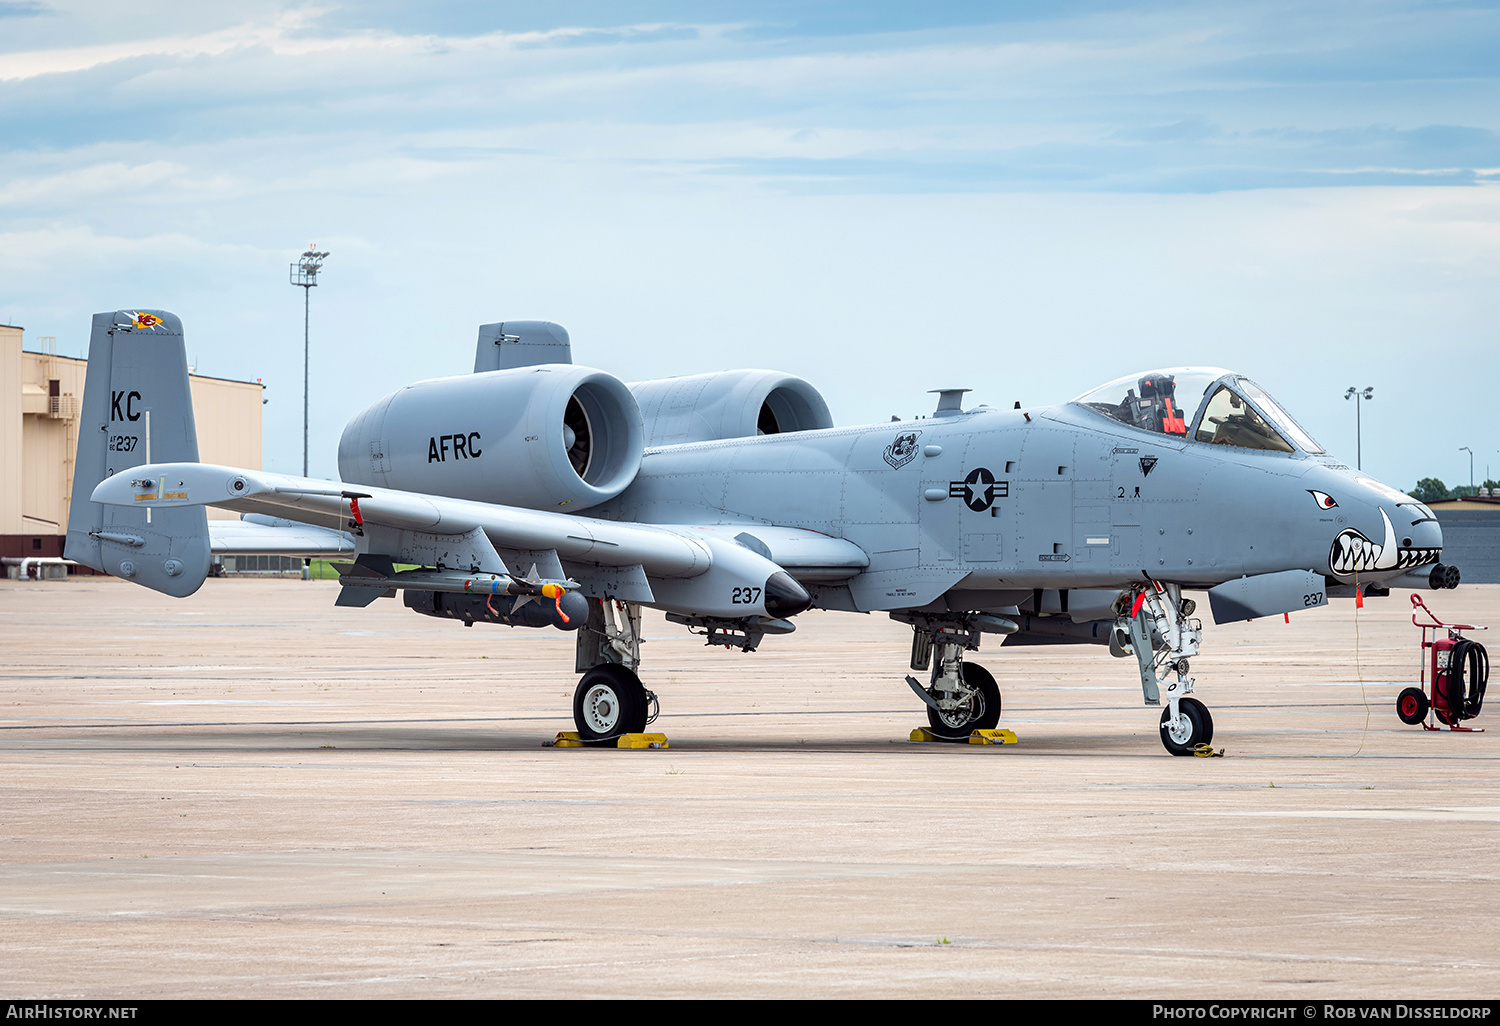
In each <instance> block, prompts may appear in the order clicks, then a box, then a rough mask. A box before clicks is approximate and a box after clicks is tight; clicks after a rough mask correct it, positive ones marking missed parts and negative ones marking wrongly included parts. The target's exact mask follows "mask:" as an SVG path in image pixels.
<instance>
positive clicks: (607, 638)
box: [573, 598, 660, 741]
mask: <svg viewBox="0 0 1500 1026" xmlns="http://www.w3.org/2000/svg"><path fill="white" fill-rule="evenodd" d="M577 643H578V649H577V659H576V663H575V665H576V667H577V669H578V672H580V673H582V674H583V679H582V680H580V681H579V682H578V687H577V688H576V689H575V690H574V692H573V724H574V726H576V727H577V728H578V734H579V736H580V737H582V738H583V740H585V741H608V740H610V739H612V738H616V737H619V736H620V735H621V734H638V733H640V732H641V731H643V730H645V729H646V724H648V723H650V722H652V721H653V720H655V719H656V717H657V714H658V713H659V712H660V707H659V706H658V703H657V701H656V695H655V694H653V693H652V692H650V691H647V690H646V687H645V685H643V684H642V683H641V678H640V677H638V676H636V672H635V671H636V668H637V667H639V666H640V665H641V607H640V606H638V605H635V604H633V603H628V602H617V601H615V600H614V599H607V598H606V599H597V598H591V599H589V618H588V622H587V623H585V624H584V626H583V629H581V630H580V631H579V632H578V642H577Z"/></svg>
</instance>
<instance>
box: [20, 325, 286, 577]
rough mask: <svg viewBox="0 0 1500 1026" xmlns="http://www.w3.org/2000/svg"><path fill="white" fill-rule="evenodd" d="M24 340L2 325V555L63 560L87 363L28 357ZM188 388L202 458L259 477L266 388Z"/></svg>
mask: <svg viewBox="0 0 1500 1026" xmlns="http://www.w3.org/2000/svg"><path fill="white" fill-rule="evenodd" d="M21 336H22V332H21V329H20V328H14V327H9V326H5V325H0V556H60V555H62V546H63V540H64V538H65V537H66V535H67V531H68V506H69V503H70V501H71V497H72V491H73V460H74V457H75V454H76V452H77V446H78V429H79V422H80V416H81V413H82V406H83V381H84V372H85V369H86V368H87V366H88V361H87V360H80V359H77V358H76V357H71V356H54V355H51V354H50V353H31V352H24V351H23V350H22V348H21V342H22V337H21ZM189 384H190V386H191V388H192V393H193V416H194V420H195V421H196V423H197V428H198V456H199V458H200V459H201V460H203V462H205V463H223V464H227V465H229V466H235V467H245V468H247V469H250V470H259V469H260V465H261V405H262V404H261V390H262V386H261V385H260V384H259V383H258V382H253V381H229V380H227V379H224V378H208V377H201V376H199V375H196V374H194V375H192V376H191V377H190V378H189ZM208 515H209V517H211V518H216V519H234V518H235V514H233V513H227V512H224V511H222V510H213V509H210V510H209V511H208Z"/></svg>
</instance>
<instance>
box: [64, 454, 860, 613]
mask: <svg viewBox="0 0 1500 1026" xmlns="http://www.w3.org/2000/svg"><path fill="white" fill-rule="evenodd" d="M91 498H92V499H93V501H95V502H100V503H106V504H109V505H115V506H133V507H137V508H139V507H142V506H144V507H146V508H148V509H164V508H171V507H184V506H217V507H221V508H225V509H231V510H237V511H239V512H241V513H246V514H258V515H259V516H257V517H255V520H254V521H252V522H251V523H250V524H248V525H247V524H245V523H244V522H242V523H241V525H239V529H240V530H241V531H242V532H245V534H244V535H243V537H244V538H245V539H247V540H248V542H249V543H250V544H252V545H269V544H271V543H272V541H273V538H272V536H271V535H270V534H269V532H272V531H282V530H294V529H297V530H302V531H304V532H305V531H306V530H307V529H308V528H312V529H313V530H315V531H320V532H325V533H320V534H318V536H317V539H303V542H305V541H309V540H318V541H321V543H322V544H323V545H327V546H330V547H332V546H338V548H337V549H336V551H337V552H345V553H351V550H350V549H346V548H343V547H342V546H343V538H344V537H349V535H348V534H347V533H346V532H347V531H351V530H352V531H353V532H354V533H357V534H360V535H361V536H362V538H361V540H360V542H358V543H356V544H357V549H358V551H360V552H365V553H372V554H379V555H383V556H388V557H389V558H390V559H391V560H393V561H395V562H402V563H417V564H420V565H423V566H438V565H444V566H447V567H449V568H450V569H452V568H457V569H461V570H472V571H479V572H486V573H510V572H515V573H526V572H528V571H529V570H530V569H531V568H532V567H533V566H535V567H537V568H538V570H539V572H540V573H541V574H542V575H543V576H544V577H564V576H567V577H571V578H573V579H574V580H577V581H579V582H580V583H581V584H582V585H583V589H584V591H585V593H586V594H601V595H602V594H609V595H613V596H615V597H618V598H621V599H623V600H625V601H631V602H645V603H649V604H653V605H659V606H663V607H665V608H670V609H677V610H681V611H691V612H694V613H696V614H699V615H704V616H744V615H746V614H749V613H760V612H765V613H767V614H768V615H773V616H774V615H778V613H777V609H776V608H775V599H776V598H777V596H778V593H779V591H778V588H777V587H774V586H772V585H771V584H770V579H771V578H772V577H773V576H775V575H776V574H780V573H782V571H783V570H790V571H792V572H793V574H794V575H795V574H796V572H797V571H798V570H799V569H806V570H807V571H808V572H809V573H813V574H814V575H815V577H816V579H818V580H831V579H840V578H847V577H851V576H853V575H855V574H857V573H859V572H860V570H861V569H862V568H863V567H864V566H867V565H868V563H869V559H868V557H867V556H866V554H865V553H864V551H863V550H862V549H860V548H859V546H857V545H855V544H853V543H852V542H848V541H845V540H843V539H838V538H831V537H828V536H826V535H820V534H817V533H816V532H812V531H801V530H796V529H790V528H778V527H773V526H769V525H765V526H762V525H748V526H746V527H744V528H738V527H731V526H725V525H714V526H694V525H678V524H637V523H620V522H616V521H612V520H602V519H595V518H590V517H584V516H577V515H572V514H565V513H554V512H549V511H542V510H532V509H522V508H519V507H515V506H502V505H498V504H494V503H485V502H476V501H472V500H468V499H452V498H446V497H443V496H438V495H427V494H419V493H416V492H405V491H400V490H397V489H391V488H377V487H373V486H366V485H352V484H345V483H342V482H334V481H321V480H315V479H311V478H302V477H292V476H288V475H283V474H272V473H268V472H265V471H258V470H244V469H240V468H236V467H224V466H218V465H215V464H209V463H160V464H150V465H144V466H138V467H133V468H131V469H130V470H129V471H126V472H123V473H120V474H117V475H115V476H113V477H109V478H106V479H105V480H104V481H102V482H100V484H99V485H98V486H97V487H96V488H95V489H94V492H93V495H92V496H91ZM273 518H279V519H280V520H281V521H282V522H283V523H284V524H286V526H277V525H276V523H275V521H274V519H273ZM234 526H235V525H232V524H231V525H229V527H228V528H227V529H226V528H219V529H218V530H220V531H222V532H225V535H226V539H227V535H228V534H229V533H231V532H232V531H233V530H234ZM262 527H263V528H264V530H259V528H262ZM257 536H258V540H257ZM351 540H353V539H352V538H351ZM303 542H291V543H290V545H291V548H290V549H286V548H283V549H266V548H263V547H261V548H255V549H254V551H259V552H266V551H272V552H275V551H281V552H292V554H295V552H293V550H295V549H297V546H298V545H300V544H302V543H303ZM226 543H227V541H226ZM225 551H229V550H228V549H226V550H225ZM237 551H247V550H246V549H238V550H237ZM318 554H319V555H323V554H324V553H323V552H322V551H320V552H319V553H318ZM351 554H352V553H351ZM783 560H785V562H782V561H783ZM793 587H794V588H796V589H797V591H799V592H800V591H801V589H800V588H798V587H797V586H796V585H795V584H793ZM752 594H753V596H754V598H753V599H752V600H749V601H747V600H746V599H745V598H744V596H746V595H752ZM803 594H804V595H805V593H803ZM747 606H749V607H750V608H747ZM804 608H805V607H804Z"/></svg>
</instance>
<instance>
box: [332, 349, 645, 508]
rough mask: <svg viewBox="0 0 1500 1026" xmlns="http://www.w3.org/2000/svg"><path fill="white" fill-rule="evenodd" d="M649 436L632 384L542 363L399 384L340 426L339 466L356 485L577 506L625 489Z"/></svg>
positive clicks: (580, 369) (504, 501) (534, 504)
mask: <svg viewBox="0 0 1500 1026" xmlns="http://www.w3.org/2000/svg"><path fill="white" fill-rule="evenodd" d="M644 444H645V440H644V433H643V432H642V430H641V414H640V408H639V407H638V406H637V405H636V401H635V398H634V397H633V396H632V395H631V394H630V390H629V389H628V388H627V387H626V386H625V384H624V382H622V381H620V379H618V378H616V377H614V376H613V375H610V374H606V373H604V372H603V371H598V370H592V369H591V368H588V367H578V366H574V365H571V364H544V365H542V366H537V367H520V368H515V369H513V370H497V371H487V372H484V373H480V374H464V375H462V376H459V377H452V378H435V379H433V380H431V381H419V382H417V383H416V384H414V385H408V386H406V387H405V388H403V389H401V390H399V391H397V392H392V393H391V394H390V395H388V396H386V397H385V398H384V399H381V400H380V401H379V402H377V403H375V404H374V405H373V406H370V407H369V408H368V409H366V410H365V411H364V412H363V413H360V414H359V415H358V416H356V417H355V418H354V419H353V420H351V421H350V422H349V425H348V426H347V427H345V428H344V435H343V437H342V438H341V439H339V474H340V476H341V477H342V478H343V480H345V481H347V482H351V483H355V484H368V485H375V486H377V487H382V488H399V489H402V490H404V491H412V492H428V493H431V494H434V495H447V496H452V497H453V498H456V499H475V500H477V501H480V502H495V503H500V504H502V505H507V506H522V507H526V508H528V509H550V510H555V509H559V508H565V509H567V510H569V511H572V510H578V509H587V508H588V507H590V506H594V505H597V504H598V503H601V502H606V501H608V500H610V499H612V498H614V497H615V496H616V495H618V494H620V492H622V491H624V490H625V488H626V486H627V485H629V484H630V482H631V481H633V480H634V479H635V475H636V471H638V470H639V469H640V466H641V450H642V448H643V447H644Z"/></svg>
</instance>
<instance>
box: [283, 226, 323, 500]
mask: <svg viewBox="0 0 1500 1026" xmlns="http://www.w3.org/2000/svg"><path fill="white" fill-rule="evenodd" d="M327 258H328V254H327V253H319V252H318V244H317V243H316V242H315V243H313V244H312V245H311V246H309V247H307V252H306V253H303V254H302V258H301V259H300V260H298V261H297V262H296V263H295V264H293V265H292V270H291V279H292V284H293V285H301V286H302V476H303V477H306V476H307V391H308V389H307V381H308V374H307V369H308V344H307V316H308V305H309V302H308V297H309V296H311V295H312V289H313V287H314V286H315V285H317V284H318V271H319V270H320V269H321V268H322V266H323V261H324V260H326V259H327Z"/></svg>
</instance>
